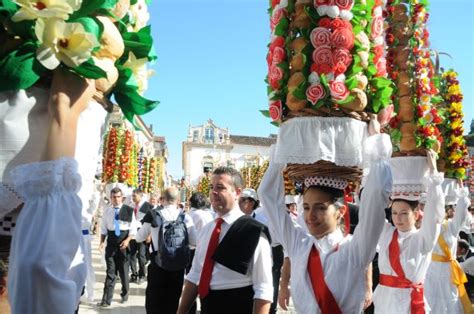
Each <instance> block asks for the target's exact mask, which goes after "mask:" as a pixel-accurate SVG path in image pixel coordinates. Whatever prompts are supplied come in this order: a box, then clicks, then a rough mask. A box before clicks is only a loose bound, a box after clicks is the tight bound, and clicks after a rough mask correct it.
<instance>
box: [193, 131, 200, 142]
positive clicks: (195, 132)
mask: <svg viewBox="0 0 474 314" xmlns="http://www.w3.org/2000/svg"><path fill="white" fill-rule="evenodd" d="M193 142H194V143H197V142H199V131H198V130H195V131H193Z"/></svg>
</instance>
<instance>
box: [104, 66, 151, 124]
mask: <svg viewBox="0 0 474 314" xmlns="http://www.w3.org/2000/svg"><path fill="white" fill-rule="evenodd" d="M117 69H118V71H119V79H118V80H117V83H116V85H115V87H114V89H113V91H112V92H113V95H114V98H115V100H116V101H117V104H118V105H119V106H120V108H121V109H122V112H123V114H124V116H125V117H126V118H127V120H128V121H130V122H131V123H132V124H133V125H134V126H135V127H137V125H136V123H135V119H134V116H135V115H142V114H145V113H147V112H150V111H151V110H153V109H155V107H156V106H158V104H159V102H158V101H154V100H149V99H146V98H144V97H143V96H141V95H140V94H139V93H138V83H137V80H136V79H135V77H134V75H133V72H132V70H131V69H129V68H125V67H123V66H120V65H118V66H117Z"/></svg>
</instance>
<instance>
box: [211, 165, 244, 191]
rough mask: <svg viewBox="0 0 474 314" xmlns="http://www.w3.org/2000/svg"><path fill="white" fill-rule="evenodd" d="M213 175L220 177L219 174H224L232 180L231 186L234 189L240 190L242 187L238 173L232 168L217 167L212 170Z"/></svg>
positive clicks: (242, 182)
mask: <svg viewBox="0 0 474 314" xmlns="http://www.w3.org/2000/svg"><path fill="white" fill-rule="evenodd" d="M212 174H213V175H221V174H226V175H228V176H230V178H231V180H232V185H233V186H234V189H242V188H243V187H244V180H243V179H242V175H241V174H240V172H239V171H237V170H236V169H234V168H232V167H225V166H223V167H218V168H216V169H214V171H213V172H212Z"/></svg>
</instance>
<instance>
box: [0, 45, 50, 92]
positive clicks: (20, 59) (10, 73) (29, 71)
mask: <svg viewBox="0 0 474 314" xmlns="http://www.w3.org/2000/svg"><path fill="white" fill-rule="evenodd" d="M36 48H37V46H36V45H35V44H34V43H33V42H25V43H23V44H22V45H21V46H19V47H18V48H17V49H16V50H14V51H12V52H10V53H9V54H8V55H6V56H5V57H4V58H2V59H1V60H0V92H3V91H8V90H18V89H27V88H29V87H31V86H32V85H33V84H34V83H36V82H37V81H38V79H39V78H40V76H41V75H42V74H43V73H45V72H46V69H45V68H44V67H43V66H42V65H41V64H40V63H39V61H38V60H37V59H36Z"/></svg>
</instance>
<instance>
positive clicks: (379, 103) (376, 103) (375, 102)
mask: <svg viewBox="0 0 474 314" xmlns="http://www.w3.org/2000/svg"><path fill="white" fill-rule="evenodd" d="M370 103H371V105H372V111H373V112H374V113H377V112H379V111H380V108H382V107H383V104H382V101H381V100H380V99H379V98H375V99H373V100H372V102H370Z"/></svg>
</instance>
